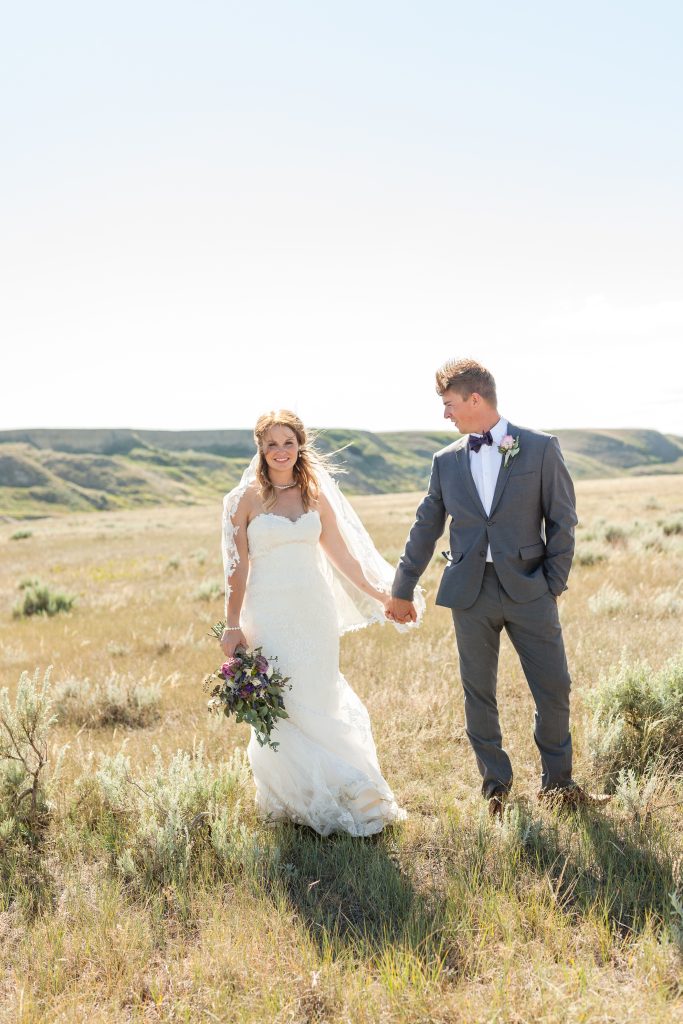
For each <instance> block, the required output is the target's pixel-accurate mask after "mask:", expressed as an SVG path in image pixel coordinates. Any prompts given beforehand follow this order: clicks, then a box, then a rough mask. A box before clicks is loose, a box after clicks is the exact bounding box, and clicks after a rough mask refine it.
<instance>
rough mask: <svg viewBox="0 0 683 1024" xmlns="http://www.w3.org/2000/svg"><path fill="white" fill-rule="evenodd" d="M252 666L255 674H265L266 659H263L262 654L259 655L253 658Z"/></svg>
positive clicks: (266, 669)
mask: <svg viewBox="0 0 683 1024" xmlns="http://www.w3.org/2000/svg"><path fill="white" fill-rule="evenodd" d="M254 666H255V668H256V671H257V672H267V671H268V659H267V658H264V657H263V655H262V654H259V655H257V656H256V657H255V658H254Z"/></svg>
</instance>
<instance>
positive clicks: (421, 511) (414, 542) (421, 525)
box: [391, 456, 446, 601]
mask: <svg viewBox="0 0 683 1024" xmlns="http://www.w3.org/2000/svg"><path fill="white" fill-rule="evenodd" d="M445 525H446V509H445V507H444V503H443V499H442V497H441V482H440V480H439V462H438V460H437V458H436V456H434V459H433V460H432V473H431V476H430V478H429V489H428V491H427V494H426V495H425V496H424V498H423V499H422V502H421V503H420V507H419V508H418V510H417V513H416V515H415V522H414V523H413V526H412V528H411V531H410V533H409V534H408V540H407V541H406V547H405V551H404V552H403V554H402V555H401V558H400V561H399V563H398V568H397V569H396V575H395V576H394V583H393V586H392V588H391V595H392V597H398V598H401V599H402V600H404V601H412V599H413V593H414V591H415V587H416V586H417V581H418V580H419V578H420V576H421V575H422V573H423V572H424V571H425V569H426V568H427V566H428V565H429V561H430V559H431V557H432V555H433V554H434V548H435V547H436V542H437V540H438V539H439V537H440V536H441V534H442V533H443V531H444V526H445Z"/></svg>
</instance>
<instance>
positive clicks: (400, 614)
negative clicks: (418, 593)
mask: <svg viewBox="0 0 683 1024" xmlns="http://www.w3.org/2000/svg"><path fill="white" fill-rule="evenodd" d="M384 614H385V615H386V617H387V618H388V619H389V621H390V622H398V623H400V624H404V623H406V622H417V612H416V611H415V605H414V604H413V602H412V601H405V600H404V599H403V598H402V597H390V598H389V599H388V601H387V602H386V604H385V606H384Z"/></svg>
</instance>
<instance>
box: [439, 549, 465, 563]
mask: <svg viewBox="0 0 683 1024" xmlns="http://www.w3.org/2000/svg"><path fill="white" fill-rule="evenodd" d="M441 554H442V555H443V556H444V558H445V559H446V561H447V562H448V563H449V565H455V563H456V562H459V561H460V559H461V558H462V551H442V552H441Z"/></svg>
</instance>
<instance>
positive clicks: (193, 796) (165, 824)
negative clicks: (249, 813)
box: [75, 744, 260, 887]
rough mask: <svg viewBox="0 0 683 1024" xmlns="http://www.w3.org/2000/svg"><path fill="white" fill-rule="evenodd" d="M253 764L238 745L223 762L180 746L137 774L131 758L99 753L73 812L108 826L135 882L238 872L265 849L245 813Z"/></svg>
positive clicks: (122, 870)
mask: <svg viewBox="0 0 683 1024" xmlns="http://www.w3.org/2000/svg"><path fill="white" fill-rule="evenodd" d="M249 777H250V776H249V765H248V761H247V759H246V755H244V754H243V753H242V752H241V751H240V750H236V751H235V752H234V754H233V756H232V757H231V758H230V759H229V760H228V761H227V762H224V763H222V764H218V765H213V764H211V763H209V762H208V761H206V759H205V757H204V749H203V745H202V744H199V746H198V747H197V748H196V749H195V750H194V751H193V752H192V753H189V752H187V751H181V750H179V751H177V753H176V754H175V755H174V756H173V757H172V758H171V760H170V761H169V763H168V764H167V765H164V763H163V760H162V757H161V753H160V751H159V749H158V747H154V762H153V764H152V765H150V766H149V767H148V768H147V769H146V770H143V771H142V772H141V773H140V774H138V775H137V776H134V775H133V772H132V769H131V763H130V758H129V757H126V756H124V754H123V753H122V752H121V753H118V754H117V755H115V756H110V755H106V756H101V757H100V762H99V768H98V769H97V770H96V771H95V772H94V773H93V772H90V771H89V772H88V773H87V774H86V775H84V776H83V777H82V778H81V779H79V780H77V782H76V788H77V791H78V792H79V799H78V801H77V804H76V805H75V813H76V814H77V815H78V816H80V818H81V820H82V821H86V822H87V824H88V826H89V827H90V828H91V829H92V830H93V831H95V832H100V833H101V834H104V836H105V838H106V840H107V841H106V846H107V849H108V850H109V853H110V865H111V867H112V869H113V870H114V871H115V872H116V873H117V874H119V875H121V876H123V878H125V879H127V880H128V881H130V882H134V883H136V884H137V885H138V886H145V887H147V886H155V887H156V886H157V885H167V884H169V883H179V882H184V881H185V880H186V879H187V878H188V876H190V874H191V873H192V872H193V871H198V872H201V873H203V875H204V877H207V874H208V875H211V873H212V870H213V869H217V870H220V871H221V873H222V874H225V872H226V870H227V871H228V872H231V873H241V872H242V871H244V869H245V868H246V867H247V866H248V865H249V863H251V862H253V860H254V858H256V859H258V857H259V855H260V850H259V847H258V845H257V844H256V842H255V839H254V837H253V836H252V835H251V834H250V833H249V830H248V829H247V827H246V825H245V824H244V823H242V822H241V821H240V809H241V802H242V799H243V798H244V797H245V796H246V795H247V783H248V781H249Z"/></svg>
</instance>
